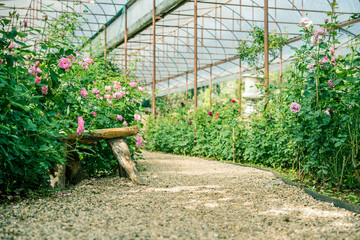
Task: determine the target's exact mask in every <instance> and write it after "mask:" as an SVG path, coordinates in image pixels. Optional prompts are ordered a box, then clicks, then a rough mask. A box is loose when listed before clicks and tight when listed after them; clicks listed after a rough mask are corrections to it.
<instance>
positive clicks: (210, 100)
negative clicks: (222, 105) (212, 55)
mask: <svg viewBox="0 0 360 240" xmlns="http://www.w3.org/2000/svg"><path fill="white" fill-rule="evenodd" d="M209 87H210V96H209V102H210V110H211V109H212V99H211V97H212V67H210V84H209Z"/></svg>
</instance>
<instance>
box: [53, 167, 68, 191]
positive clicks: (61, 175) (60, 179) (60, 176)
mask: <svg viewBox="0 0 360 240" xmlns="http://www.w3.org/2000/svg"><path fill="white" fill-rule="evenodd" d="M65 169H66V165H61V164H56V165H55V166H53V171H54V172H53V173H51V174H50V185H51V186H52V187H53V188H60V189H65Z"/></svg>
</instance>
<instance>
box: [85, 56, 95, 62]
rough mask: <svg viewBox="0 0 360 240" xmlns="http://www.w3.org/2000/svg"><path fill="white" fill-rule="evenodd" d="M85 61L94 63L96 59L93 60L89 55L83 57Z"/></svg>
mask: <svg viewBox="0 0 360 240" xmlns="http://www.w3.org/2000/svg"><path fill="white" fill-rule="evenodd" d="M83 61H85V62H87V63H94V60H92V59H91V58H89V57H83Z"/></svg>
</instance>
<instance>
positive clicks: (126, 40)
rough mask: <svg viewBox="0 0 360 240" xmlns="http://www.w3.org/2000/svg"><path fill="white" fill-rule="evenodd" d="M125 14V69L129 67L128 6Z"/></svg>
mask: <svg viewBox="0 0 360 240" xmlns="http://www.w3.org/2000/svg"><path fill="white" fill-rule="evenodd" d="M124 11H125V14H124V25H125V31H124V32H125V37H124V49H125V70H126V69H127V60H128V55H127V42H128V34H127V6H125V8H124Z"/></svg>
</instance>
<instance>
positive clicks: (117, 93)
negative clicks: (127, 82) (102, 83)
mask: <svg viewBox="0 0 360 240" xmlns="http://www.w3.org/2000/svg"><path fill="white" fill-rule="evenodd" d="M123 96H124V92H116V93H114V94H113V98H116V99H120V98H122V97H123Z"/></svg>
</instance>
